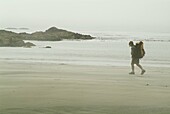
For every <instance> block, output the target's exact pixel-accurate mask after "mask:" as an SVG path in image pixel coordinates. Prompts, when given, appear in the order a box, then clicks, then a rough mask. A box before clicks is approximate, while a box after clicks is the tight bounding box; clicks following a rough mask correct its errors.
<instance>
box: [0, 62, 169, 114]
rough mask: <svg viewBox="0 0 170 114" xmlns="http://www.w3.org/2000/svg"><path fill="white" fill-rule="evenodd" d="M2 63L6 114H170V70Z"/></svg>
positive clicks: (1, 109)
mask: <svg viewBox="0 0 170 114" xmlns="http://www.w3.org/2000/svg"><path fill="white" fill-rule="evenodd" d="M146 69H147V73H146V74H145V75H142V76H141V75H140V71H139V69H136V70H137V72H136V75H129V74H128V72H129V71H130V67H113V66H112V67H111V66H108V67H107V66H83V65H82V66H81V65H65V64H48V63H17V62H3V61H1V63H0V114H169V113H170V77H169V74H170V68H159V67H147V68H146Z"/></svg>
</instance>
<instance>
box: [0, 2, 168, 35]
mask: <svg viewBox="0 0 170 114" xmlns="http://www.w3.org/2000/svg"><path fill="white" fill-rule="evenodd" d="M51 26H56V27H59V28H68V29H70V30H93V31H97V30H117V31H156V32H170V0H0V28H6V27H28V28H34V29H35V28H38V29H47V28H49V27H51Z"/></svg>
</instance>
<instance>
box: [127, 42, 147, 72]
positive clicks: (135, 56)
mask: <svg viewBox="0 0 170 114" xmlns="http://www.w3.org/2000/svg"><path fill="white" fill-rule="evenodd" d="M129 46H130V47H131V56H132V61H131V68H132V71H131V72H130V73H129V74H135V67H134V64H136V65H137V66H138V67H139V68H140V69H141V75H143V74H144V73H145V72H146V71H145V70H144V69H143V67H142V66H141V65H140V64H139V59H140V58H142V57H143V56H144V54H145V51H144V49H143V47H141V48H139V47H138V46H143V42H139V43H138V44H136V45H134V43H133V41H130V42H129Z"/></svg>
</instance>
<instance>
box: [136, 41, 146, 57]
mask: <svg viewBox="0 0 170 114" xmlns="http://www.w3.org/2000/svg"><path fill="white" fill-rule="evenodd" d="M135 47H136V57H137V58H143V57H144V56H145V50H144V47H143V42H142V41H140V42H139V43H136V45H135Z"/></svg>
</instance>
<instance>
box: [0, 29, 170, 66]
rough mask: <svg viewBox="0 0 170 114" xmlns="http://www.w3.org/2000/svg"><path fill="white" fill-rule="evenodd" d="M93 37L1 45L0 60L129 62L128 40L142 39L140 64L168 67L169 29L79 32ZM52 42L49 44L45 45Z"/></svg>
mask: <svg viewBox="0 0 170 114" xmlns="http://www.w3.org/2000/svg"><path fill="white" fill-rule="evenodd" d="M81 33H84V34H90V35H92V36H95V37H96V39H93V40H63V41H29V42H32V43H34V44H35V45H36V46H35V47H32V48H24V47H1V48H0V61H1V62H20V63H22V62H26V63H31V62H32V63H50V64H63V65H64V64H71V65H95V66H130V60H131V55H130V47H129V46H128V42H129V41H131V40H132V41H134V42H138V41H143V42H144V48H145V51H146V55H145V56H144V58H142V59H141V61H140V62H141V64H142V65H143V66H152V67H170V50H169V49H170V33H142V32H141V33H139V32H138V33H137V32H134V33H132V32H112V31H109V32H108V31H86V32H84V31H83V32H81ZM46 46H51V47H52V48H44V47H46Z"/></svg>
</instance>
